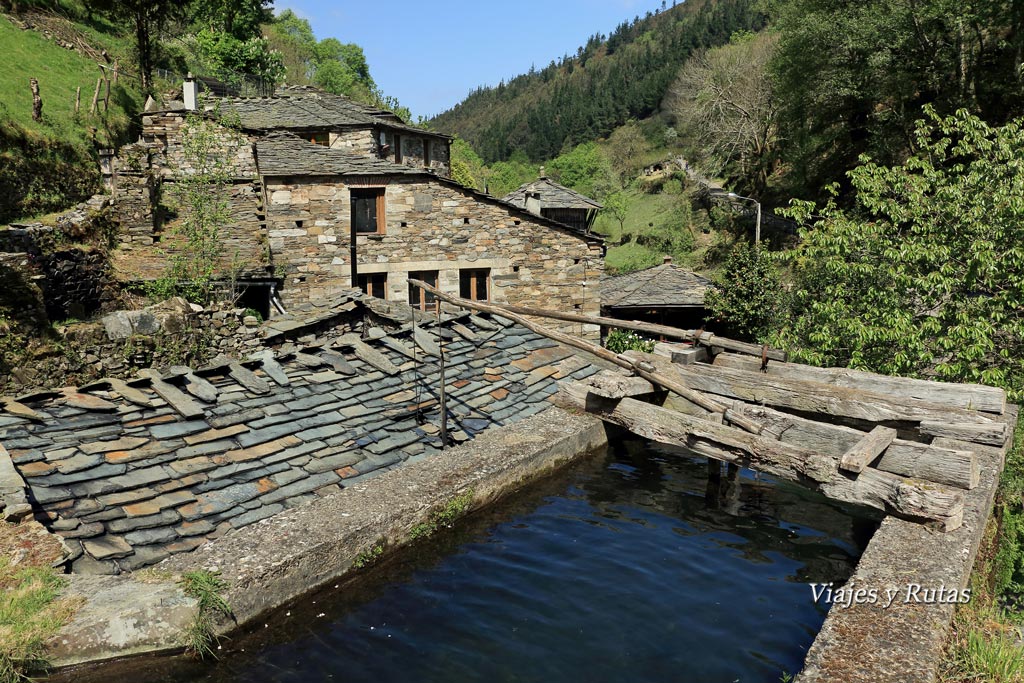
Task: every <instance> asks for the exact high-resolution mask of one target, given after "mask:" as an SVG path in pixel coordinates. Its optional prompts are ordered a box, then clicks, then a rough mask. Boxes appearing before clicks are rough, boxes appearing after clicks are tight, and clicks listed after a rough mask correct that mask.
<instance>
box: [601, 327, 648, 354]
mask: <svg viewBox="0 0 1024 683" xmlns="http://www.w3.org/2000/svg"><path fill="white" fill-rule="evenodd" d="M654 344H655V341H654V340H653V339H648V338H647V337H644V336H643V335H641V334H639V333H637V332H631V331H629V330H612V331H611V332H609V333H608V336H607V337H606V338H605V340H604V347H605V348H606V349H608V350H609V351H613V352H615V353H622V352H624V351H642V352H644V353H651V352H652V351H654Z"/></svg>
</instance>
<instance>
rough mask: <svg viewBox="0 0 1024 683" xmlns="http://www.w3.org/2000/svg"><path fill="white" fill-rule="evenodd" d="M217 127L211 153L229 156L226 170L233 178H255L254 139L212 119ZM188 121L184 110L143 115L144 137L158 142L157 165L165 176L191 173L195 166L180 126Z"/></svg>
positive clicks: (212, 123) (152, 141)
mask: <svg viewBox="0 0 1024 683" xmlns="http://www.w3.org/2000/svg"><path fill="white" fill-rule="evenodd" d="M210 123H211V125H212V126H214V130H215V131H216V134H215V138H216V139H215V141H214V142H213V144H212V146H211V155H213V154H219V155H222V156H225V157H229V160H228V165H227V170H228V172H229V173H230V174H231V176H232V177H234V178H250V179H256V178H257V172H256V157H255V156H254V155H253V146H252V140H250V139H249V138H248V137H246V136H245V135H243V134H242V133H240V132H238V131H236V130H234V129H231V128H228V127H227V126H222V125H219V124H217V123H214V122H210ZM184 124H185V113H184V112H167V113H161V114H150V115H146V116H143V117H142V139H143V140H144V141H146V142H148V143H155V144H156V145H157V155H158V159H157V160H156V165H157V166H158V167H159V168H160V169H161V172H162V173H163V174H164V175H174V174H177V173H180V172H185V173H188V172H191V171H192V165H191V163H190V162H189V161H188V160H187V159H186V158H185V149H184V146H183V145H182V138H181V129H182V126H184Z"/></svg>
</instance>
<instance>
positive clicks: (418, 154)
mask: <svg viewBox="0 0 1024 683" xmlns="http://www.w3.org/2000/svg"><path fill="white" fill-rule="evenodd" d="M399 138H400V142H401V145H402V164H404V165H406V166H412V167H413V168H424V167H426V168H431V169H434V170H435V171H437V172H438V173H439V174H441V175H443V176H445V177H450V176H451V165H450V159H449V153H448V144H447V143H442V142H440V141H438V140H435V139H431V140H430V163H429V164H424V162H423V143H424V140H425V139H426V138H419V137H415V136H413V135H408V134H406V133H399ZM384 139H385V141H386V142H387V144H388V149H387V153H386V154H384V155H382V156H381V158H382V159H387V160H388V161H391V162H394V160H395V134H394V133H391V132H388V133H385V134H384Z"/></svg>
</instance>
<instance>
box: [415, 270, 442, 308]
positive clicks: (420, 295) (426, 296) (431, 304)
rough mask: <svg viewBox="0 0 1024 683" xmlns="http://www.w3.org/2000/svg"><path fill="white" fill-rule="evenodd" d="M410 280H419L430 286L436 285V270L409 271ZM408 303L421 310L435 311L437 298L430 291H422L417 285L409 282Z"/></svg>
mask: <svg viewBox="0 0 1024 683" xmlns="http://www.w3.org/2000/svg"><path fill="white" fill-rule="evenodd" d="M409 279H410V280H421V281H423V282H426V283H427V284H428V285H430V286H431V287H437V271H436V270H419V271H416V270H414V271H410V272H409ZM409 305H410V306H412V307H413V308H418V309H420V310H421V311H437V298H436V297H435V296H434V295H433V294H431V293H430V292H424V291H423V290H422V289H420V288H419V287H414V286H413V285H412V284H411V283H410V284H409Z"/></svg>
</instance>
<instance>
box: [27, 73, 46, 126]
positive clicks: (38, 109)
mask: <svg viewBox="0 0 1024 683" xmlns="http://www.w3.org/2000/svg"><path fill="white" fill-rule="evenodd" d="M28 85H29V87H30V88H31V89H32V120H33V121H41V120H42V118H43V98H42V97H40V96H39V80H38V79H35V78H30V79H28Z"/></svg>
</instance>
